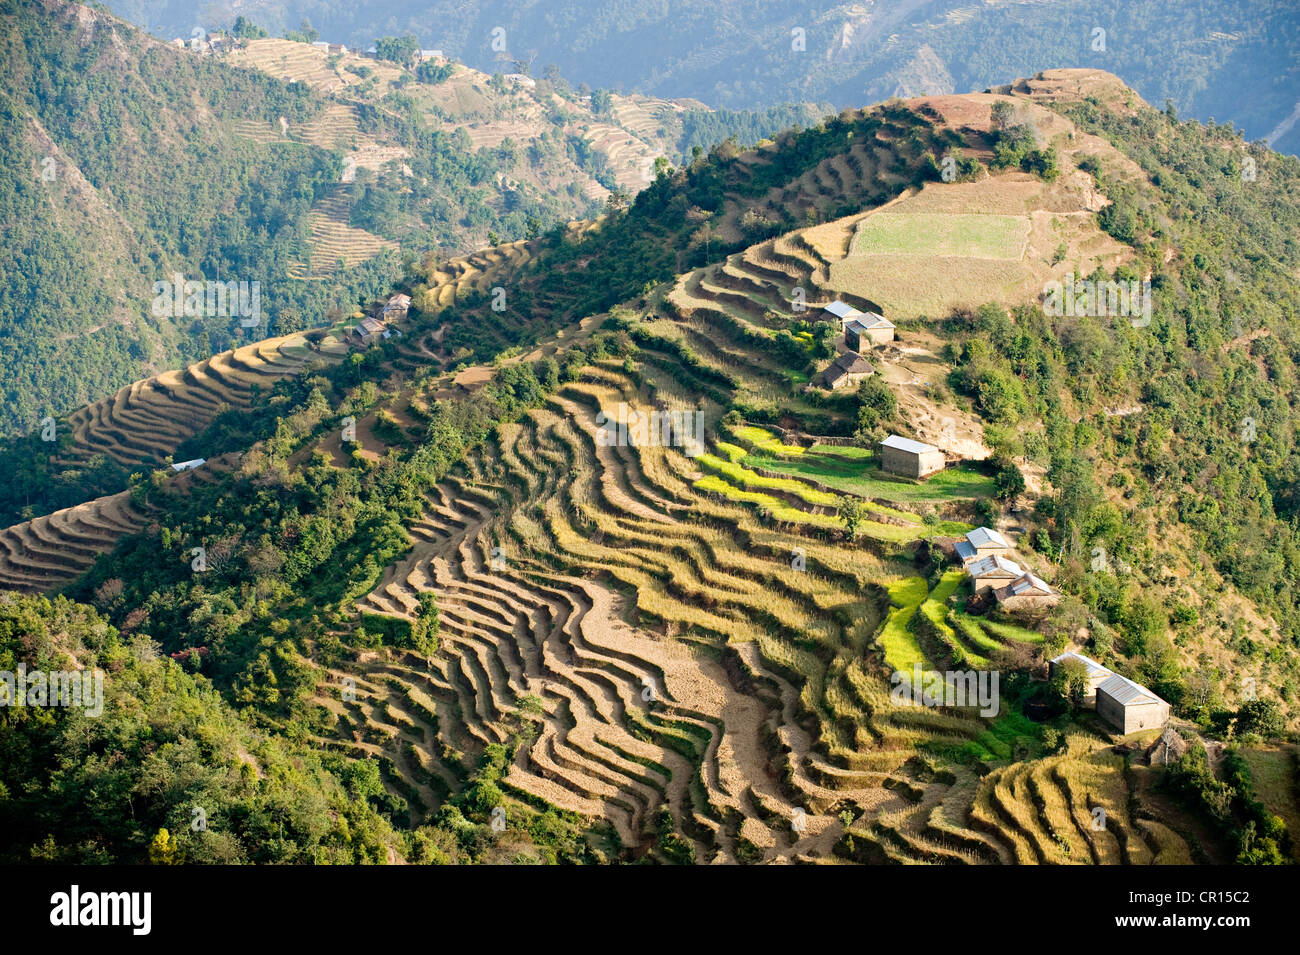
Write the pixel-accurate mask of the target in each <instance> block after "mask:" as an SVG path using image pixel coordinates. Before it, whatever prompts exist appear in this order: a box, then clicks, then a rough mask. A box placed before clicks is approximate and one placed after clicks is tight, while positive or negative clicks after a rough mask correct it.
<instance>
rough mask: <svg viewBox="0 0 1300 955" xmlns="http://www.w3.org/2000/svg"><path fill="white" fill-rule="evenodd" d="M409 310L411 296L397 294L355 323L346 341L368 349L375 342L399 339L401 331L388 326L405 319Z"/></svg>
mask: <svg viewBox="0 0 1300 955" xmlns="http://www.w3.org/2000/svg"><path fill="white" fill-rule="evenodd" d="M410 309H411V296H409V295H407V294H405V293H400V292H399V293H398V294H397V295H394V296H392V297H391V298H390V299H389V300H388V301H386V302H384V303H383V304H381V305H379V306H377V307H376V308H375V309H374V311H373V312H372V314H370V315H367V316H365V317H364V318H363V319H361V321H359V322H357V324H356V325H354V326H353V327H352V329H351V330H350V331H349V332H348V334H347V338H348V341H349V342H351V343H353V344H356V345H360V346H361V347H363V348H369V347H370V346H371V345H373V344H375V343H376V342H380V341H388V339H390V338H401V337H402V332H401V329H397V328H390V327H389V326H390V325H391V324H392V323H393V322H399V321H401V320H402V319H404V318H406V313H407V312H408V311H410Z"/></svg>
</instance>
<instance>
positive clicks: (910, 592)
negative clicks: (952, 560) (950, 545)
mask: <svg viewBox="0 0 1300 955" xmlns="http://www.w3.org/2000/svg"><path fill="white" fill-rule="evenodd" d="M928 591H929V588H928V587H927V586H926V583H925V578H924V577H905V578H903V579H902V580H898V581H895V582H894V583H892V584H890V585H889V587H888V592H889V601H890V603H892V604H893V605H894V606H893V607H892V608H891V609H890V611H889V616H888V617H886V618H885V625H884V626H883V627H881V628H880V636H879V637H878V638H877V641H878V642H879V644H880V646H881V647H882V648H883V649H884V651H885V663H886V665H888V666H889V667H890V668H891V669H893V670H904V671H909V672H910V671H911V669H912V667H914V666H915V665H916V664H918V663H919V664H920V665H921V666H925V665H926V662H927V661H926V659H925V654H924V653H922V652H921V644H920V643H919V642H918V641H917V639H916V634H914V633H913V632H912V631H911V629H910V628H909V627H908V624H909V623H911V622H912V616H913V615H914V614H915V613H916V610H917V608H918V607H920V606H921V604H922V603H923V602H924V601H925V598H926V594H927V593H928Z"/></svg>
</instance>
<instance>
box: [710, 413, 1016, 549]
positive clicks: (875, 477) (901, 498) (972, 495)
mask: <svg viewBox="0 0 1300 955" xmlns="http://www.w3.org/2000/svg"><path fill="white" fill-rule="evenodd" d="M733 434H734V436H735V438H736V439H737V441H739V442H740V443H742V444H745V445H748V446H749V447H750V448H751V449H752V450H751V451H749V452H748V453H746V454H745V456H744V457H743V458H741V459H740V461H739V463H740V464H743V465H744V466H746V467H749V468H754V469H757V470H761V471H767V472H775V473H778V474H782V475H788V476H789V477H792V478H800V479H803V480H807V481H812V482H815V483H816V484H818V485H821V486H824V487H826V488H829V489H831V490H833V491H837V492H839V493H842V494H855V495H857V496H859V497H865V498H868V499H872V500H884V501H890V502H893V503H898V504H929V503H941V502H944V501H955V500H976V499H978V498H981V497H991V496H992V495H993V492H994V490H995V488H994V485H993V479H992V478H991V477H989V476H988V475H987V474H983V473H981V472H980V471H979V470H977V469H976V468H975V467H972V466H971V465H966V464H958V465H954V466H952V467H948V468H945V469H944V470H942V471H940V472H939V473H938V474H934V475H932V476H931V477H929V478H928V479H926V480H925V481H921V482H912V481H906V480H901V479H899V478H896V477H894V476H892V475H888V474H885V473H884V472H883V471H882V470H881V469H880V465H879V462H878V460H877V458H878V455H877V454H875V453H874V452H872V451H870V450H868V449H866V448H859V447H851V446H839V445H813V446H812V447H811V448H801V447H797V446H794V445H789V444H783V443H781V441H780V440H779V439H778V438H777V437H776V436H775V435H773V434H772V433H771V432H770V431H767V430H765V429H763V428H756V427H752V426H744V427H739V428H736V429H735V430H734V432H733ZM966 530H969V527H963V528H962V529H960V530H958V529H957V528H955V527H953V528H949V529H946V530H944V531H943V532H944V533H951V532H954V531H955V532H957V533H965V532H966Z"/></svg>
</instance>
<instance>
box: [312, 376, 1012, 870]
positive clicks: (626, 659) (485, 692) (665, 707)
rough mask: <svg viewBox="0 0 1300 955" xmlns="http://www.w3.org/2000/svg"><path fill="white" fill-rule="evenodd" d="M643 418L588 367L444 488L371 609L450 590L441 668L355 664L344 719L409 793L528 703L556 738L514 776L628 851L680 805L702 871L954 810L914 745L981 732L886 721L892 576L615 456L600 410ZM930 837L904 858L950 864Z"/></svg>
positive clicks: (905, 715) (410, 607) (875, 563)
mask: <svg viewBox="0 0 1300 955" xmlns="http://www.w3.org/2000/svg"><path fill="white" fill-rule="evenodd" d="M646 365H647V366H648V367H660V368H663V370H664V371H669V370H671V369H672V368H673V366H672V365H671V364H665V365H662V366H657V363H656V362H655V360H654V359H647V361H646ZM657 380H660V381H662V382H663V383H664V387H663V388H662V389H660V390H659V391H658V392H657V395H656V397H658V398H660V399H665V398H666V399H667V400H669V401H670V402H671V401H672V397H669V396H670V395H671V394H672V393H671V390H670V389H671V385H670V384H669V382H670V380H671V379H669V378H667V377H666V376H665V377H664V378H662V379H657ZM673 397H676V396H673ZM645 400H646V395H645V394H643V393H641V391H640V389H638V388H637V387H636V386H635V385H634V384H633V382H632V381H631V380H630V379H629V378H628V377H627V376H626V375H625V374H623V373H621V372H620V370H619V369H618V366H605V365H602V366H599V367H595V368H592V369H591V370H589V371H588V372H587V373H586V374H584V376H583V378H582V380H580V381H579V382H576V383H574V384H572V385H569V386H567V387H565V388H564V389H562V390H561V391H560V392H559V393H558V394H557V395H556V396H555V398H554V399H552V400H551V401H550V402H549V403H548V404H547V405H546V406H545V407H544V408H542V409H539V410H538V411H536V412H533V413H531V414H529V415H528V416H527V417H526V418H525V420H524V421H523V422H521V423H520V424H519V425H517V426H514V427H511V428H508V429H503V430H502V431H501V432H500V433H499V434H498V436H497V438H496V439H495V440H494V441H493V442H492V443H491V444H490V445H488V446H486V447H485V448H484V449H482V451H480V452H479V453H476V454H475V455H473V456H472V457H471V458H470V459H469V460H468V461H467V462H466V464H465V465H464V467H463V468H461V469H458V471H457V472H456V473H455V474H454V475H453V476H452V477H451V478H450V479H449V480H448V481H447V482H446V483H444V484H443V485H441V486H439V487H438V488H437V490H436V492H435V493H434V494H433V495H431V497H430V501H429V508H428V510H427V511H426V513H425V515H424V517H423V518H422V519H421V520H420V521H418V522H417V523H416V524H415V525H413V526H412V528H411V533H412V535H413V537H414V538H415V540H416V543H415V546H414V548H413V549H412V551H411V553H410V554H409V555H408V556H407V557H406V558H405V559H404V560H403V561H402V562H400V563H398V564H396V565H394V566H393V567H391V568H389V569H388V571H386V572H385V574H384V576H383V578H382V580H381V582H380V585H379V586H378V587H377V588H376V589H375V590H374V591H373V592H371V593H370V594H369V595H367V596H366V597H365V599H364V600H363V601H362V602H361V604H360V606H359V608H358V609H359V610H361V611H362V612H368V613H377V614H387V615H393V616H403V617H411V618H413V617H414V615H415V613H416V610H417V608H418V606H419V601H418V598H419V595H420V594H421V593H422V592H426V591H429V592H432V593H434V594H435V595H436V597H437V604H438V607H439V614H440V620H441V624H442V631H441V642H440V646H439V649H438V652H437V654H436V655H435V656H434V658H433V659H432V660H424V659H419V658H416V657H415V656H414V655H411V654H407V655H406V656H405V657H401V658H398V659H397V660H393V661H389V662H386V663H384V664H383V665H382V666H380V667H378V668H374V667H371V666H368V665H366V664H364V663H362V664H361V665H360V666H359V667H358V668H357V670H356V674H355V675H356V678H357V680H358V686H362V687H373V688H374V691H375V692H374V695H373V696H372V697H371V696H367V697H366V699H365V700H364V702H363V703H359V704H358V706H359V712H358V713H357V714H356V718H354V719H353V720H352V721H351V722H349V723H348V724H346V725H348V726H353V727H355V726H356V719H357V718H360V717H362V716H364V717H365V720H364V722H365V727H366V729H367V731H368V733H367V734H366V735H367V738H369V735H370V734H385V733H387V734H390V735H391V736H392V737H393V739H392V742H393V745H395V746H397V747H399V748H400V750H401V752H402V753H405V754H406V756H407V759H406V760H405V761H404V760H402V759H399V758H398V755H399V754H397V753H393V754H392V758H393V760H394V764H395V765H396V766H397V768H398V770H399V771H400V772H403V779H404V781H405V782H406V783H407V785H406V786H404V787H402V791H404V792H408V793H409V792H410V790H411V789H412V788H416V789H418V788H419V783H420V782H421V781H422V780H424V779H426V777H427V776H429V775H434V776H437V777H438V778H439V779H443V780H447V779H448V778H449V777H450V778H452V779H454V778H455V776H456V774H457V772H458V771H461V772H463V769H464V767H463V766H457V765H456V761H453V763H452V764H451V765H447V764H446V761H445V758H446V750H447V748H450V749H451V750H452V751H453V752H454V753H458V754H462V755H463V756H464V757H465V759H464V762H465V763H466V764H468V763H470V762H472V760H470V759H469V758H468V757H470V756H471V755H472V754H474V753H476V752H478V751H480V750H481V749H482V747H483V746H485V745H487V744H488V743H491V742H501V741H502V740H503V738H504V734H503V731H502V730H501V729H500V728H499V727H498V724H499V723H500V721H501V720H502V719H503V717H504V716H505V715H507V714H511V713H515V712H518V711H520V710H521V709H522V708H526V707H530V706H531V707H532V708H533V711H535V712H537V715H538V718H539V719H540V721H541V726H540V728H539V732H538V734H537V736H536V738H535V740H534V741H533V742H532V744H531V745H530V746H529V747H528V748H527V749H526V750H521V751H520V752H519V753H518V754H517V756H516V761H515V763H514V765H513V766H512V768H511V771H510V773H509V775H508V776H507V777H506V778H505V782H507V783H508V784H510V785H511V786H512V787H515V788H517V789H519V790H521V791H523V792H526V793H529V794H531V795H534V796H537V797H540V798H543V799H545V800H547V801H548V802H552V803H555V804H558V805H560V806H563V807H565V808H568V809H572V810H573V811H576V812H581V813H584V814H588V815H595V816H603V817H606V818H609V819H610V820H611V821H612V822H613V823H614V824H615V826H616V827H617V829H618V832H619V834H620V837H621V838H622V840H623V842H624V844H625V845H628V846H637V845H642V844H644V843H645V842H646V841H647V840H648V839H649V838H650V833H651V830H652V825H651V824H652V821H653V820H654V819H655V818H656V814H657V813H659V812H660V811H661V808H662V807H664V806H667V807H668V809H669V811H670V812H671V814H672V817H673V820H674V823H675V825H676V826H678V827H679V828H680V829H681V831H682V832H683V833H685V834H687V836H688V838H689V839H690V841H691V843H692V845H693V846H694V851H695V853H696V855H697V858H700V859H701V860H716V861H736V860H744V861H757V860H758V859H762V858H766V859H776V858H788V859H794V858H802V857H810V858H811V857H825V856H827V855H829V853H830V852H831V850H832V849H833V847H834V845H835V843H836V841H837V840H838V839H839V836H840V834H841V833H842V830H843V824H842V823H841V822H840V821H839V818H838V814H839V813H841V812H843V811H845V810H846V809H848V810H850V811H852V812H853V813H854V814H855V815H856V814H857V813H858V812H862V811H867V810H870V811H871V812H872V814H873V815H874V814H875V813H876V812H881V811H893V812H895V813H898V814H899V815H900V817H901V816H910V814H911V813H912V811H913V810H915V808H916V805H915V803H916V802H917V801H918V800H919V801H921V802H925V801H926V800H930V801H932V802H933V803H936V804H937V803H938V802H940V801H941V800H942V793H943V792H944V791H946V788H945V787H944V786H943V785H941V784H934V786H933V788H931V789H927V785H926V784H925V783H923V782H920V781H918V780H917V778H916V777H918V776H924V775H925V774H926V770H925V768H924V766H921V765H914V764H909V760H910V757H911V752H910V747H907V748H903V747H901V746H900V744H901V743H903V742H904V741H909V742H910V743H912V744H915V743H916V742H917V741H918V740H920V739H922V738H934V739H941V740H947V741H950V742H952V741H964V740H967V739H973V738H975V737H977V736H978V735H979V733H980V732H981V731H982V727H981V724H980V723H979V721H978V720H972V719H967V718H963V717H959V716H941V715H939V714H934V713H921V712H918V711H914V710H911V709H903V708H898V707H893V706H891V705H890V703H889V700H888V694H887V691H886V690H885V689H884V687H883V683H882V681H881V680H880V677H879V673H878V671H877V670H876V665H875V664H873V663H872V657H871V653H870V647H871V646H872V643H873V635H874V633H875V632H876V630H877V629H878V626H879V625H880V623H881V618H882V615H883V611H884V602H883V595H882V594H880V593H879V592H878V591H876V590H873V589H872V588H871V587H870V586H869V583H870V581H872V580H873V579H874V578H876V577H878V575H880V574H881V572H882V569H883V564H882V559H881V558H880V557H877V556H874V555H872V554H871V553H870V552H867V551H857V552H854V551H846V550H845V549H844V548H842V547H836V546H833V545H830V544H827V543H824V542H822V541H819V540H817V539H815V538H806V537H801V536H799V535H796V534H793V533H791V532H790V531H789V530H783V529H779V528H769V527H766V526H764V525H763V524H762V523H761V522H760V521H759V520H757V519H756V517H755V515H754V514H753V513H752V512H751V511H749V510H748V509H747V508H745V507H743V506H737V505H735V504H731V503H729V502H727V501H726V500H725V499H723V498H722V497H721V496H717V497H715V496H712V495H702V494H700V493H699V492H698V491H697V490H696V489H695V487H694V485H695V483H696V481H697V480H698V479H699V475H700V472H699V471H698V470H697V469H696V467H695V466H694V464H693V463H692V462H691V460H690V459H689V458H687V457H685V456H684V455H682V454H681V453H680V452H679V451H676V450H672V449H667V448H644V447H643V448H610V447H604V446H602V444H601V442H600V441H599V439H598V435H597V431H598V428H597V424H596V421H595V415H596V411H597V409H598V408H609V407H612V406H614V405H617V404H618V403H619V402H628V403H639V402H644V401H645ZM796 548H797V549H799V550H801V551H803V552H804V553H805V554H806V559H807V567H806V569H805V570H795V569H793V568H792V567H791V566H790V559H789V558H790V554H791V553H792V552H793V551H794V550H795V549H796ZM864 652H865V654H866V655H864ZM329 696H330V693H329V690H328V687H325V688H323V692H322V701H324V700H326V699H327V698H328V697H329ZM532 698H537V699H539V700H540V705H539V704H537V703H532V702H530V701H531V700H532ZM416 704H419V705H418V706H417V705H416ZM421 706H422V707H424V708H425V709H427V710H428V711H429V712H427V713H421V710H420V707H421ZM385 707H386V708H387V711H388V718H387V719H385V718H384V715H383V714H384V711H385V710H384V708H385ZM850 724H855V726H856V728H855V729H853V730H852V731H850V730H848V729H847V726H848V725H850ZM435 727H436V730H437V734H436V737H435V735H434V734H433V730H434V729H435ZM407 744H409V746H410V748H409V749H407ZM405 772H410V773H411V776H410V778H406V776H405ZM428 808H432V807H431V806H430V807H428ZM796 809H799V810H803V813H802V814H800V813H796ZM927 815H928V814H927ZM925 822H926V820H925V819H921V818H918V819H915V820H910V821H908V822H900V823H899V826H900V829H901V830H902V831H903V832H904V833H905V835H904V836H903V838H904V840H905V841H909V840H910V841H909V845H911V846H912V847H913V850H914V851H917V852H924V851H933V852H936V853H939V854H944V853H945V852H951V851H952V850H945V849H943V848H941V845H942V843H943V842H945V837H943V836H940V837H939V838H938V839H937V840H932V839H931V838H930V837H929V836H927V835H926V834H925V831H924V830H925V828H926V827H925ZM792 826H794V827H796V828H792ZM958 828H960V826H959V827H958ZM971 838H973V839H975V841H977V842H978V841H979V839H978V837H975V836H972V837H971ZM882 851H884V850H883V849H882ZM902 851H904V852H906V851H908V850H902ZM986 851H987V850H986Z"/></svg>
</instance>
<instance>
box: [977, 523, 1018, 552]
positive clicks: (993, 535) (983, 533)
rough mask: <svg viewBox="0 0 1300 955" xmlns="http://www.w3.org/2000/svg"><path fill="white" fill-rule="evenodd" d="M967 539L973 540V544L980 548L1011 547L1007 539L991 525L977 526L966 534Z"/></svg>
mask: <svg viewBox="0 0 1300 955" xmlns="http://www.w3.org/2000/svg"><path fill="white" fill-rule="evenodd" d="M966 539H967V540H968V541H970V542H971V546H972V547H974V548H976V549H978V548H980V547H1010V546H1011V545H1010V544H1008V543H1007V539H1006V538H1005V537H1003V536H1002V535H1001V534H999V533H998V532H997V531H995V530H994V529H993V528H991V527H977V528H975V529H974V530H973V531H970V532H968V533H967V534H966Z"/></svg>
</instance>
